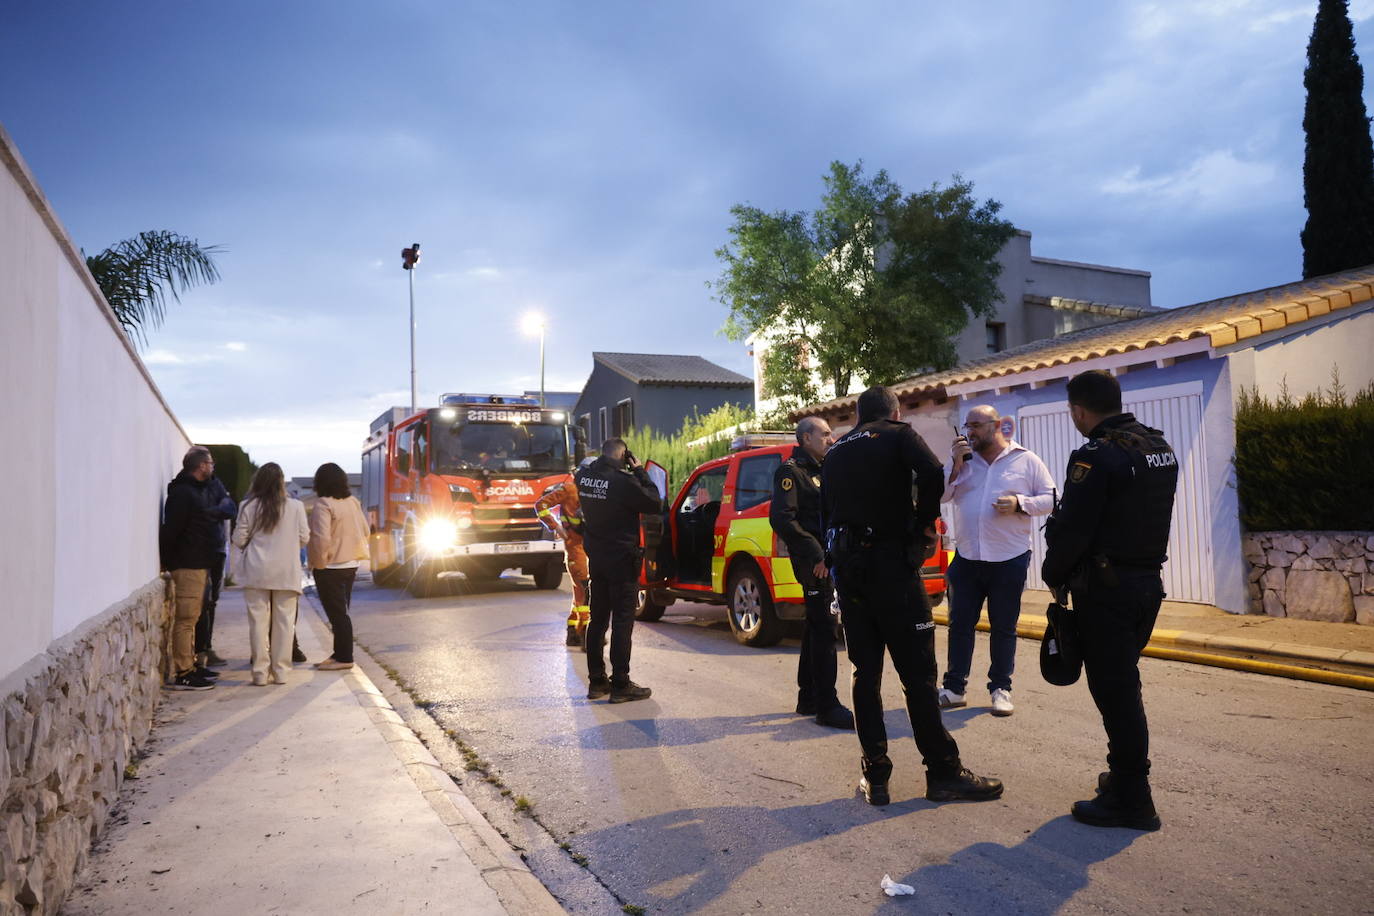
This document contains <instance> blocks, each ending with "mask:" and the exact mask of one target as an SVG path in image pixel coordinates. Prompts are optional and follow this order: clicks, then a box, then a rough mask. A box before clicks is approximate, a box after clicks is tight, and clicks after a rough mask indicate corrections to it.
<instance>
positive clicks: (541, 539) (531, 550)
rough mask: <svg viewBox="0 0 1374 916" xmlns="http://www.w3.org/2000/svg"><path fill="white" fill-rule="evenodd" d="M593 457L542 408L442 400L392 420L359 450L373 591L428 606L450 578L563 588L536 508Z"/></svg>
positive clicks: (576, 432) (556, 546)
mask: <svg viewBox="0 0 1374 916" xmlns="http://www.w3.org/2000/svg"><path fill="white" fill-rule="evenodd" d="M585 455H586V442H585V439H584V438H583V434H582V430H581V429H580V428H579V427H578V426H576V425H575V424H571V423H569V422H568V416H567V414H566V413H565V412H563V411H561V410H552V409H546V408H542V407H540V405H539V400H538V399H537V398H530V397H522V396H518V395H491V394H446V395H444V396H443V397H442V398H441V399H440V403H439V406H438V407H431V408H427V409H424V410H421V411H419V412H418V413H414V414H412V413H411V412H410V411H408V410H406V409H405V408H401V407H393V408H391V410H389V411H387V412H386V413H384V414H382V415H381V416H380V417H378V418H377V419H376V420H374V421H372V428H371V431H370V434H369V436H368V439H367V443H366V445H364V447H363V487H362V503H363V509H364V510H365V511H366V513H367V516H368V521H369V522H370V523H371V526H372V537H371V544H370V546H371V551H372V570H373V578H374V580H375V581H377V582H379V583H381V584H387V583H390V582H396V581H399V582H400V583H401V584H403V585H405V586H406V587H407V588H408V589H409V590H410V591H411V593H412V594H414V595H416V596H417V597H426V596H428V595H430V594H432V593H433V592H434V591H435V590H436V589H437V587H438V581H439V577H440V574H441V573H444V572H461V573H463V574H465V575H466V576H467V577H468V578H469V579H484V578H485V579H492V578H496V577H497V576H500V575H501V572H502V570H505V569H512V568H518V569H520V570H521V571H522V572H524V573H525V574H527V575H532V576H534V580H535V583H536V584H537V585H538V586H539V587H540V588H546V589H553V588H557V587H558V585H559V583H560V582H561V581H562V579H563V545H562V544H561V542H559V541H557V540H554V538H553V535H552V533H550V532H549V531H548V529H546V528H545V527H544V526H543V525H541V524H540V523H539V519H538V518H537V517H536V516H535V509H534V503H535V500H537V499H538V498H539V494H540V493H542V492H544V489H545V488H546V487H549V486H551V485H553V484H555V483H558V482H560V481H563V480H567V479H569V474H570V472H571V471H572V470H573V469H574V468H575V467H576V466H577V463H578V462H579V461H581V460H582V459H583V458H584V457H585Z"/></svg>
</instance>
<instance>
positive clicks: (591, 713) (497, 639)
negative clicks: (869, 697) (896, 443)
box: [353, 578, 1374, 914]
mask: <svg viewBox="0 0 1374 916" xmlns="http://www.w3.org/2000/svg"><path fill="white" fill-rule="evenodd" d="M567 607H568V594H567V591H566V586H565V587H564V590H562V591H559V592H556V593H555V592H540V591H536V590H535V589H534V587H533V584H532V581H531V580H530V579H527V578H513V579H512V578H506V579H503V580H501V581H500V582H499V583H496V584H494V585H492V586H490V587H488V588H487V589H486V590H485V591H483V592H479V593H461V594H457V595H454V596H450V597H441V598H430V599H425V600H416V599H412V598H410V596H409V595H407V594H405V593H403V592H401V591H399V590H395V589H373V588H371V587H370V586H368V585H367V584H364V583H360V586H359V588H358V590H357V591H356V592H355V595H354V605H353V617H354V621H355V628H356V636H357V639H358V641H359V643H361V644H362V645H363V646H364V647H366V648H367V649H368V650H369V651H370V652H371V653H372V654H373V655H374V657H375V658H376V659H377V660H378V661H379V662H380V663H382V664H383V665H384V666H386V668H387V669H388V673H389V674H391V675H392V676H393V678H394V679H395V680H396V682H397V683H398V684H400V685H401V686H402V687H403V688H404V690H405V691H406V692H407V693H408V694H409V695H410V696H411V697H413V698H414V699H415V701H416V703H417V704H418V705H417V706H413V707H409V708H407V709H405V710H403V712H407V713H408V714H409V716H410V717H411V718H412V719H413V720H415V721H416V724H417V725H420V726H421V727H425V728H427V729H428V731H429V736H428V737H429V738H430V741H431V743H433V742H434V738H435V736H436V735H438V736H439V740H440V741H441V742H443V741H445V740H446V739H445V737H444V732H445V731H448V732H451V737H452V739H453V740H451V741H450V742H449V743H450V744H451V745H452V747H451V748H450V749H449V752H448V753H446V754H440V759H441V760H444V761H445V763H446V764H447V765H449V766H450V768H451V771H453V772H454V773H455V774H456V775H458V776H460V777H461V778H462V782H463V784H464V788H465V789H466V790H468V791H469V793H470V794H471V795H472V796H473V798H474V801H476V802H477V803H478V805H479V807H482V808H483V809H484V813H486V814H487V815H488V817H489V819H491V820H492V821H493V823H495V824H496V825H497V826H498V827H499V828H501V829H502V830H503V831H504V832H506V833H507V834H508V836H510V838H511V839H512V841H513V842H514V843H515V844H516V845H517V846H519V847H521V848H523V849H525V851H526V853H527V855H528V857H529V861H530V863H531V866H532V867H533V868H534V870H535V872H536V874H539V875H540V877H541V879H543V880H544V881H545V883H546V884H548V885H549V886H550V888H551V890H553V891H554V893H555V894H556V895H557V896H559V898H560V899H561V900H562V901H563V902H564V904H565V906H567V907H568V908H569V910H570V911H572V912H586V913H600V912H616V911H618V910H619V906H620V904H622V903H626V904H633V905H637V906H642V907H644V908H645V910H646V911H647V912H650V913H689V912H691V913H697V912H703V913H746V912H747V913H817V914H820V913H826V914H829V913H837V914H838V913H870V912H874V911H880V912H889V911H890V912H905V913H999V914H1001V913H1034V914H1041V913H1044V914H1048V913H1059V912H1063V913H1097V912H1111V913H1174V912H1177V913H1187V912H1194V913H1198V912H1202V913H1223V912H1246V913H1294V912H1305V913H1342V914H1344V913H1357V912H1366V913H1370V912H1374V793H1371V792H1370V789H1369V785H1370V775H1371V769H1372V768H1374V753H1372V752H1374V696H1371V695H1370V694H1368V693H1363V692H1359V691H1355V690H1349V689H1345V688H1338V687H1328V686H1324V685H1319V684H1311V683H1304V682H1298V681H1289V680H1282V679H1277V678H1270V677H1263V676H1259V675H1250V674H1244V673H1239V672H1232V671H1226V670H1222V669H1213V668H1205V667H1198V666H1189V665H1184V664H1181V663H1175V662H1166V661H1159V660H1154V659H1146V660H1144V661H1143V662H1142V670H1143V673H1144V680H1145V697H1146V705H1147V709H1148V711H1149V713H1150V718H1151V724H1152V729H1153V734H1152V738H1153V748H1152V757H1153V760H1154V772H1155V776H1154V791H1155V801H1156V805H1157V807H1158V808H1159V810H1160V814H1161V816H1162V818H1163V819H1164V829H1163V830H1161V831H1159V832H1157V833H1152V834H1141V833H1137V832H1134V831H1127V830H1102V829H1096V828H1090V827H1086V826H1083V825H1080V824H1078V823H1076V822H1075V821H1073V820H1072V819H1071V818H1070V817H1069V816H1068V814H1067V812H1068V809H1069V805H1070V804H1071V803H1072V802H1073V801H1074V800H1075V799H1079V798H1085V797H1088V796H1089V795H1090V793H1091V787H1092V785H1093V784H1094V781H1095V779H1096V775H1097V773H1098V772H1099V771H1100V770H1102V769H1104V768H1105V764H1104V761H1103V758H1104V755H1105V750H1106V748H1105V739H1104V737H1103V735H1102V729H1101V723H1100V720H1099V719H1098V717H1097V714H1096V710H1095V709H1094V708H1093V705H1092V701H1091V699H1090V697H1089V696H1088V692H1087V688H1086V686H1085V684H1084V683H1082V682H1081V681H1080V683H1079V684H1077V685H1075V686H1073V687H1069V688H1055V687H1050V686H1049V685H1047V684H1045V683H1044V682H1043V681H1042V680H1041V679H1040V677H1039V673H1038V669H1037V666H1036V659H1035V654H1034V653H1035V651H1036V650H1037V648H1038V644H1037V643H1031V642H1026V641H1024V640H1023V641H1022V642H1021V644H1020V649H1019V653H1018V658H1017V665H1018V677H1017V679H1016V683H1015V689H1014V692H1013V697H1014V699H1015V701H1016V704H1017V708H1016V714H1015V715H1014V716H1011V717H1009V718H995V717H993V716H992V715H990V714H989V711H988V708H987V697H986V693H985V692H984V691H983V690H982V686H981V685H982V679H981V676H980V672H981V670H982V669H983V667H984V666H986V664H987V656H986V641H985V640H986V637H985V636H982V635H980V636H979V644H978V650H977V652H976V654H975V657H974V670H975V677H974V678H973V684H974V685H976V689H972V690H970V693H969V699H970V703H971V708H968V709H963V710H958V711H955V712H953V713H951V714H948V715H947V716H946V723H947V725H948V727H949V728H950V730H951V731H952V732H953V734H954V736H955V737H956V739H957V740H958V741H959V744H960V748H961V751H962V755H963V758H964V761H965V764H966V765H967V766H969V767H970V768H972V769H973V770H974V771H975V772H978V773H983V774H986V775H992V776H998V777H1001V778H1002V779H1003V780H1004V781H1005V782H1006V784H1007V791H1006V794H1005V796H1004V797H1003V798H1002V799H1001V800H999V801H996V802H985V803H980V804H967V803H964V804H942V805H936V804H932V803H929V802H927V801H925V800H924V798H923V797H922V796H923V793H924V777H923V773H922V770H921V766H920V759H919V755H918V753H917V751H916V748H915V746H914V744H913V743H912V741H911V739H910V734H911V730H910V725H909V723H908V722H907V721H906V717H905V713H904V711H902V709H901V705H900V687H899V685H898V683H897V680H896V676H895V674H894V673H893V672H892V671H891V669H890V667H889V670H888V674H887V677H886V678H885V684H884V694H885V697H886V699H887V707H888V710H889V712H888V716H887V722H888V729H889V733H890V736H891V742H892V751H891V754H892V757H893V760H894V763H895V764H896V770H895V772H894V774H893V780H892V785H891V788H892V796H893V804H891V805H889V806H888V807H886V808H882V809H876V808H870V807H868V806H867V805H865V804H863V803H862V802H861V801H860V800H859V799H858V797H857V795H856V793H855V791H854V786H855V782H856V780H857V778H858V744H857V741H856V740H855V738H854V736H853V734H852V733H842V732H836V731H833V730H829V729H825V728H821V727H819V726H817V725H816V724H815V723H814V722H812V721H811V720H810V719H808V718H803V717H800V716H796V715H794V714H793V713H792V708H793V706H794V704H795V696H796V688H795V674H796V656H797V644H796V641H795V640H787V641H784V642H783V643H782V644H781V645H780V646H778V647H776V648H773V649H767V650H759V649H746V648H744V647H742V646H739V645H738V644H737V643H736V642H735V640H734V638H733V637H732V636H731V634H730V632H729V631H728V629H726V628H725V625H724V623H723V616H722V615H721V614H717V613H713V612H712V610H711V609H708V608H703V606H700V605H682V604H679V605H677V606H675V607H673V608H670V609H669V614H668V615H667V616H666V617H665V618H664V621H663V622H660V623H655V624H638V625H636V628H635V639H634V657H633V658H634V661H633V669H632V676H633V677H634V679H635V680H636V681H637V682H639V683H641V684H646V685H648V686H651V687H652V688H653V690H654V696H653V697H652V698H651V699H649V700H647V701H643V702H636V703H626V704H622V705H617V706H611V705H609V704H608V703H606V702H604V701H597V702H589V701H588V700H586V699H585V672H586V666H585V656H583V655H581V654H580V653H578V652H576V651H575V650H569V649H567V648H565V647H564V646H563V645H562V642H563V634H564V617H565V615H566V611H567ZM675 613H681V614H682V615H684V616H675ZM692 613H698V614H699V615H700V616H696V617H693V616H685V615H687V614H692ZM938 639H939V652H940V658H941V659H943V657H944V630H943V628H941V629H940V630H939V636H938ZM848 670H849V669H848V662H847V661H845V660H844V659H843V658H842V659H841V664H840V676H841V680H842V682H845V681H847V677H848ZM842 696H843V690H842ZM427 716H428V717H432V718H433V720H434V722H437V724H438V728H436V727H435V726H434V724H433V723H431V722H428V721H427V720H426V717H427ZM421 720H425V721H421ZM462 746H465V747H466V748H467V750H468V754H467V757H466V758H464V757H463V756H462V755H461V753H460V748H461V747H462ZM465 759H466V760H467V761H469V766H471V765H473V764H472V763H471V762H472V761H476V764H475V765H477V766H481V767H483V769H482V770H468V771H466V772H465V771H464V762H463V761H464V760H465ZM484 773H485V774H489V776H490V778H489V779H483V778H482V777H483V775H484ZM503 791H504V793H506V794H502V792H503ZM522 797H523V799H525V800H527V801H528V802H530V803H531V804H532V805H533V807H532V809H531V812H532V817H531V816H525V815H522V814H521V813H519V812H517V811H516V809H515V806H514V804H513V803H514V801H515V800H516V799H519V798H522ZM559 844H563V846H564V847H565V848H560V847H559ZM884 874H889V875H891V876H892V878H894V879H895V880H897V881H900V882H902V883H905V884H910V885H913V886H914V887H915V888H916V894H915V896H913V897H898V898H893V899H888V898H886V897H884V896H883V894H882V892H881V891H880V890H879V882H880V880H881V879H882V877H883V875H884Z"/></svg>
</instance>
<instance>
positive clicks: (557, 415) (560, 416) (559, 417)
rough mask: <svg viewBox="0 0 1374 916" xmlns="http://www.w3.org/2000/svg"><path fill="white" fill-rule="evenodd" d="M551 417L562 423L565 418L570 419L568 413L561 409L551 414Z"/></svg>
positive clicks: (554, 420)
mask: <svg viewBox="0 0 1374 916" xmlns="http://www.w3.org/2000/svg"><path fill="white" fill-rule="evenodd" d="M549 419H550V420H552V421H553V422H555V423H562V422H563V421H564V420H566V419H568V415H567V414H565V413H563V412H562V411H561V410H560V411H558V412H557V413H551V414H549Z"/></svg>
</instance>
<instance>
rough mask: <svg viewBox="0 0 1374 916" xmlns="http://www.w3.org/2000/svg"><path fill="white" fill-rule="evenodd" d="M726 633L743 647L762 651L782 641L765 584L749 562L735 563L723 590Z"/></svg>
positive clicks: (770, 597)
mask: <svg viewBox="0 0 1374 916" xmlns="http://www.w3.org/2000/svg"><path fill="white" fill-rule="evenodd" d="M725 601H726V607H727V608H728V613H727V614H726V616H727V617H728V618H729V619H730V630H731V632H733V633H734V634H735V639H737V640H739V641H740V642H741V643H743V644H744V645H746V646H752V647H754V648H763V647H765V646H772V645H776V644H777V642H778V640H780V639H782V623H781V622H780V621H779V620H778V616H777V614H775V613H774V612H773V596H772V594H771V593H770V592H769V590H768V581H767V580H766V579H764V578H763V573H761V572H759V568H758V567H757V566H755V565H754V564H753V563H752V562H750V561H741V562H739V563H736V564H735V566H734V568H733V569H731V570H730V583H729V585H728V586H727V587H726V589H725Z"/></svg>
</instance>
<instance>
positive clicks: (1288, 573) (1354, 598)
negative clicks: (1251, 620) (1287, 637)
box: [1243, 531, 1374, 625]
mask: <svg viewBox="0 0 1374 916" xmlns="http://www.w3.org/2000/svg"><path fill="white" fill-rule="evenodd" d="M1243 549H1244V551H1245V559H1246V561H1248V563H1249V565H1250V585H1249V590H1250V613H1252V614H1268V615H1269V616H1270V617H1296V618H1299V619H1302V620H1329V621H1333V622H1336V623H1348V622H1350V621H1354V622H1356V623H1361V624H1366V625H1374V533H1370V532H1368V531H1259V532H1254V533H1249V534H1246V535H1245V536H1244V541H1243Z"/></svg>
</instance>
